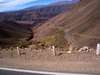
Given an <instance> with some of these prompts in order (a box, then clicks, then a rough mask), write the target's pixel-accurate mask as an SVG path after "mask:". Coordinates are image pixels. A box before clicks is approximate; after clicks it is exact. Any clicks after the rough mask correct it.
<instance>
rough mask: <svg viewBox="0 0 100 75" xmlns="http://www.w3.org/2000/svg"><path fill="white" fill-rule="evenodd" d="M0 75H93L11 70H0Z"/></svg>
mask: <svg viewBox="0 0 100 75" xmlns="http://www.w3.org/2000/svg"><path fill="white" fill-rule="evenodd" d="M0 75H93V74H77V73H56V72H44V71H32V70H23V69H13V68H0Z"/></svg>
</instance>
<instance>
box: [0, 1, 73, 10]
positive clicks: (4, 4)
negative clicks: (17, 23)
mask: <svg viewBox="0 0 100 75" xmlns="http://www.w3.org/2000/svg"><path fill="white" fill-rule="evenodd" d="M58 1H63V0H0V12H8V11H17V10H22V9H25V8H29V7H33V6H34V7H35V6H38V5H48V4H51V3H54V2H58ZM64 1H74V0H64Z"/></svg>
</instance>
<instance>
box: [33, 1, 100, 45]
mask: <svg viewBox="0 0 100 75" xmlns="http://www.w3.org/2000/svg"><path fill="white" fill-rule="evenodd" d="M99 8H100V0H80V2H79V3H77V4H75V5H74V6H73V7H72V8H71V10H69V11H65V12H63V13H61V14H59V15H57V16H56V17H54V18H52V19H50V20H49V21H47V22H46V23H44V24H42V25H41V26H39V27H38V28H37V29H36V33H35V37H36V39H37V38H41V37H44V36H47V35H50V34H53V33H54V32H55V30H54V29H56V28H58V29H63V30H64V32H65V38H66V40H67V41H70V42H71V43H72V44H73V46H77V47H82V46H91V47H93V46H96V44H97V43H99V42H100V33H99V32H100V27H99V24H100V10H99Z"/></svg>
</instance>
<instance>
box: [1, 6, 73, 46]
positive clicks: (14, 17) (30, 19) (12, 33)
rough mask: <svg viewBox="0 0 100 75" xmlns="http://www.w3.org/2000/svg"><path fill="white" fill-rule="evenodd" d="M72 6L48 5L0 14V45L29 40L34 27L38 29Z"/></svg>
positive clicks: (32, 34)
mask: <svg viewBox="0 0 100 75" xmlns="http://www.w3.org/2000/svg"><path fill="white" fill-rule="evenodd" d="M71 7H72V4H71V5H70V4H68V5H67V4H63V5H62V4H60V5H52V4H51V5H48V6H44V7H42V8H37V9H34V8H32V7H31V8H30V9H25V10H22V11H17V12H8V13H7V12H6V13H0V45H6V44H10V45H11V44H14V43H16V41H18V40H23V39H24V41H27V40H30V39H31V38H32V37H33V36H34V33H33V32H32V31H34V30H31V29H32V28H33V27H34V26H35V28H36V27H39V26H40V25H41V24H43V23H44V22H46V21H47V20H49V19H51V18H53V17H54V16H56V15H58V14H60V13H62V12H64V11H67V10H69V9H70V8H71Z"/></svg>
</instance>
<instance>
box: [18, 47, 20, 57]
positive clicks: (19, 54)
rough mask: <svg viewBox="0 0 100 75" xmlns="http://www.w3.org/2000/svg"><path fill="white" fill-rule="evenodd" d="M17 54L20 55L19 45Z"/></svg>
mask: <svg viewBox="0 0 100 75" xmlns="http://www.w3.org/2000/svg"><path fill="white" fill-rule="evenodd" d="M17 54H18V55H20V51H19V47H17Z"/></svg>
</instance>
